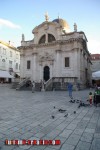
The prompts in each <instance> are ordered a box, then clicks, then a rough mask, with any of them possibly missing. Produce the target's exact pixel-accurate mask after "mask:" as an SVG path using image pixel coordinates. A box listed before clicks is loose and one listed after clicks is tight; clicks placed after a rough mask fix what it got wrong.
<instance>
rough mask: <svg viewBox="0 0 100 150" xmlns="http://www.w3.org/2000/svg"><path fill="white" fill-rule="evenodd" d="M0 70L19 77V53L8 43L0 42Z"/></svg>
mask: <svg viewBox="0 0 100 150" xmlns="http://www.w3.org/2000/svg"><path fill="white" fill-rule="evenodd" d="M0 70H1V71H7V72H9V73H10V74H11V75H13V76H15V75H16V76H20V51H19V50H18V49H17V48H16V47H14V46H13V45H11V43H10V41H9V43H7V42H4V41H0ZM3 80H6V81H8V79H3ZM1 81H2V79H1Z"/></svg>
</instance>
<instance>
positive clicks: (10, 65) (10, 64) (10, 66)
mask: <svg viewBox="0 0 100 150" xmlns="http://www.w3.org/2000/svg"><path fill="white" fill-rule="evenodd" d="M9 68H12V61H11V60H9Z"/></svg>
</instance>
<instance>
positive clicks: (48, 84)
mask: <svg viewBox="0 0 100 150" xmlns="http://www.w3.org/2000/svg"><path fill="white" fill-rule="evenodd" d="M53 80H54V78H50V79H49V80H48V81H47V82H45V87H44V88H45V91H52V90H53Z"/></svg>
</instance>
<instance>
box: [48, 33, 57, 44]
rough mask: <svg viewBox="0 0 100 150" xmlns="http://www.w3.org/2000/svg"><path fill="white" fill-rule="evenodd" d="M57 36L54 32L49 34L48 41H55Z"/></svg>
mask: <svg viewBox="0 0 100 150" xmlns="http://www.w3.org/2000/svg"><path fill="white" fill-rule="evenodd" d="M55 40H56V39H55V37H54V36H53V35H52V34H48V42H53V41H55Z"/></svg>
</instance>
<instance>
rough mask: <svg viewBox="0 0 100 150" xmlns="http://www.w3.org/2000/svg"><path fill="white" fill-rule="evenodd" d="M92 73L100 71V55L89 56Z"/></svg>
mask: <svg viewBox="0 0 100 150" xmlns="http://www.w3.org/2000/svg"><path fill="white" fill-rule="evenodd" d="M91 62H92V72H96V71H100V54H91Z"/></svg>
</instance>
